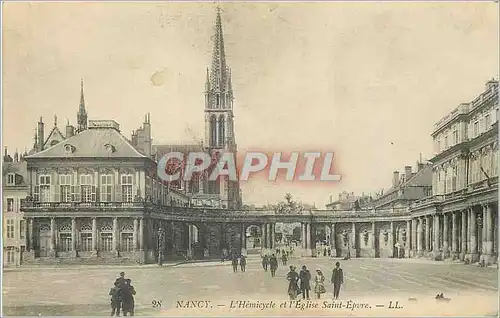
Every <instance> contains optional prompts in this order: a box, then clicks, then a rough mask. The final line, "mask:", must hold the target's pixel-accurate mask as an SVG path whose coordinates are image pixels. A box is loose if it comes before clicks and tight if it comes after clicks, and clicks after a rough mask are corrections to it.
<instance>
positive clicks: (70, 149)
mask: <svg viewBox="0 0 500 318" xmlns="http://www.w3.org/2000/svg"><path fill="white" fill-rule="evenodd" d="M64 151H65V152H66V154H67V155H70V154H72V153H73V152H75V147H73V146H72V145H70V144H66V145H64Z"/></svg>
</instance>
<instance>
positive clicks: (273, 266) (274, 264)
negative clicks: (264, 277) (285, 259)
mask: <svg viewBox="0 0 500 318" xmlns="http://www.w3.org/2000/svg"><path fill="white" fill-rule="evenodd" d="M269 266H270V267H271V276H272V277H274V276H276V270H277V269H278V259H277V258H276V256H275V255H274V254H273V255H272V256H271V258H270V259H269Z"/></svg>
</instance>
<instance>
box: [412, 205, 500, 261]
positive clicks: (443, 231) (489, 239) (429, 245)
mask: <svg viewBox="0 0 500 318" xmlns="http://www.w3.org/2000/svg"><path fill="white" fill-rule="evenodd" d="M496 209H497V208H496V206H495V205H493V204H485V205H482V206H473V207H470V208H467V209H464V210H460V211H452V212H439V213H434V214H431V215H423V216H419V217H415V218H412V219H411V238H412V239H411V242H410V248H411V255H412V256H413V257H429V258H433V259H435V260H443V259H452V260H460V261H467V262H470V263H475V262H478V261H480V262H483V261H484V263H485V264H486V265H488V264H492V263H495V262H496V258H497V255H498V243H497V241H498V226H497V223H498V213H497V211H495V210H496Z"/></svg>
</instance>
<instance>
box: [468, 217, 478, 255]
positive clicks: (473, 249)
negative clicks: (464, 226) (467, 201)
mask: <svg viewBox="0 0 500 318" xmlns="http://www.w3.org/2000/svg"><path fill="white" fill-rule="evenodd" d="M469 214H470V254H471V257H470V261H471V263H475V262H477V260H478V259H477V256H478V255H477V219H476V211H475V210H474V209H473V208H471V209H469Z"/></svg>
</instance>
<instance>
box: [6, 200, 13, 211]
mask: <svg viewBox="0 0 500 318" xmlns="http://www.w3.org/2000/svg"><path fill="white" fill-rule="evenodd" d="M7 212H14V199H13V198H7Z"/></svg>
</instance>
